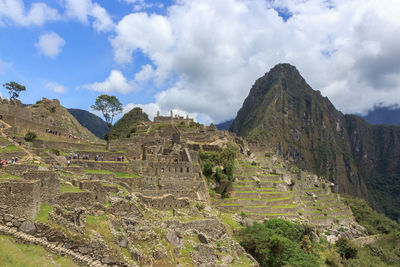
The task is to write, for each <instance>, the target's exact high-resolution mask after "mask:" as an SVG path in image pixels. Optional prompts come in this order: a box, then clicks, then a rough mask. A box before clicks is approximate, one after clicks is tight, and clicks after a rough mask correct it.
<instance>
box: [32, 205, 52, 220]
mask: <svg viewBox="0 0 400 267" xmlns="http://www.w3.org/2000/svg"><path fill="white" fill-rule="evenodd" d="M51 211H53V206H51V205H47V204H40V210H39V213H38V215H37V216H36V219H35V222H42V223H47V222H49V212H51Z"/></svg>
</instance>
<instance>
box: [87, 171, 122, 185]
mask: <svg viewBox="0 0 400 267" xmlns="http://www.w3.org/2000/svg"><path fill="white" fill-rule="evenodd" d="M86 177H87V178H88V179H89V180H98V181H103V182H106V183H114V180H115V176H114V174H97V173H87V174H86Z"/></svg>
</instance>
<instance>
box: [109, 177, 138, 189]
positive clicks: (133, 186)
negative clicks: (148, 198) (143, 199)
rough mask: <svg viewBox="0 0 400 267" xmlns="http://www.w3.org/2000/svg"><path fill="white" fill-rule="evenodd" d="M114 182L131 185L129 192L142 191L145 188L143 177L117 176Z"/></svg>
mask: <svg viewBox="0 0 400 267" xmlns="http://www.w3.org/2000/svg"><path fill="white" fill-rule="evenodd" d="M114 183H116V184H120V185H123V184H125V185H127V186H128V187H129V190H128V191H129V192H135V191H140V190H142V189H143V179H142V178H119V177H115V179H114Z"/></svg>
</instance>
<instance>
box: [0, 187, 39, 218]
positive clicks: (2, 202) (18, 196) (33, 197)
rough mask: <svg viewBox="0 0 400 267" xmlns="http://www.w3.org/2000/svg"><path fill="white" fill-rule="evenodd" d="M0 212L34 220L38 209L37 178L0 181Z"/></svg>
mask: <svg viewBox="0 0 400 267" xmlns="http://www.w3.org/2000/svg"><path fill="white" fill-rule="evenodd" d="M0 206H1V209H0V213H2V214H3V215H4V214H12V215H14V216H19V217H22V218H25V219H29V220H34V219H35V218H36V215H37V214H38V212H39V209H40V184H39V180H34V181H20V180H8V181H5V182H0Z"/></svg>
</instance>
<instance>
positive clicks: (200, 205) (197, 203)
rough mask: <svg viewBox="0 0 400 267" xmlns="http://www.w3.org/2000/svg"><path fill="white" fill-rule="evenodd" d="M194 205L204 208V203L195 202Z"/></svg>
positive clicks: (200, 209) (200, 208)
mask: <svg viewBox="0 0 400 267" xmlns="http://www.w3.org/2000/svg"><path fill="white" fill-rule="evenodd" d="M195 207H196V208H197V209H198V210H199V211H202V210H204V204H202V203H199V202H196V204H195Z"/></svg>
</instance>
